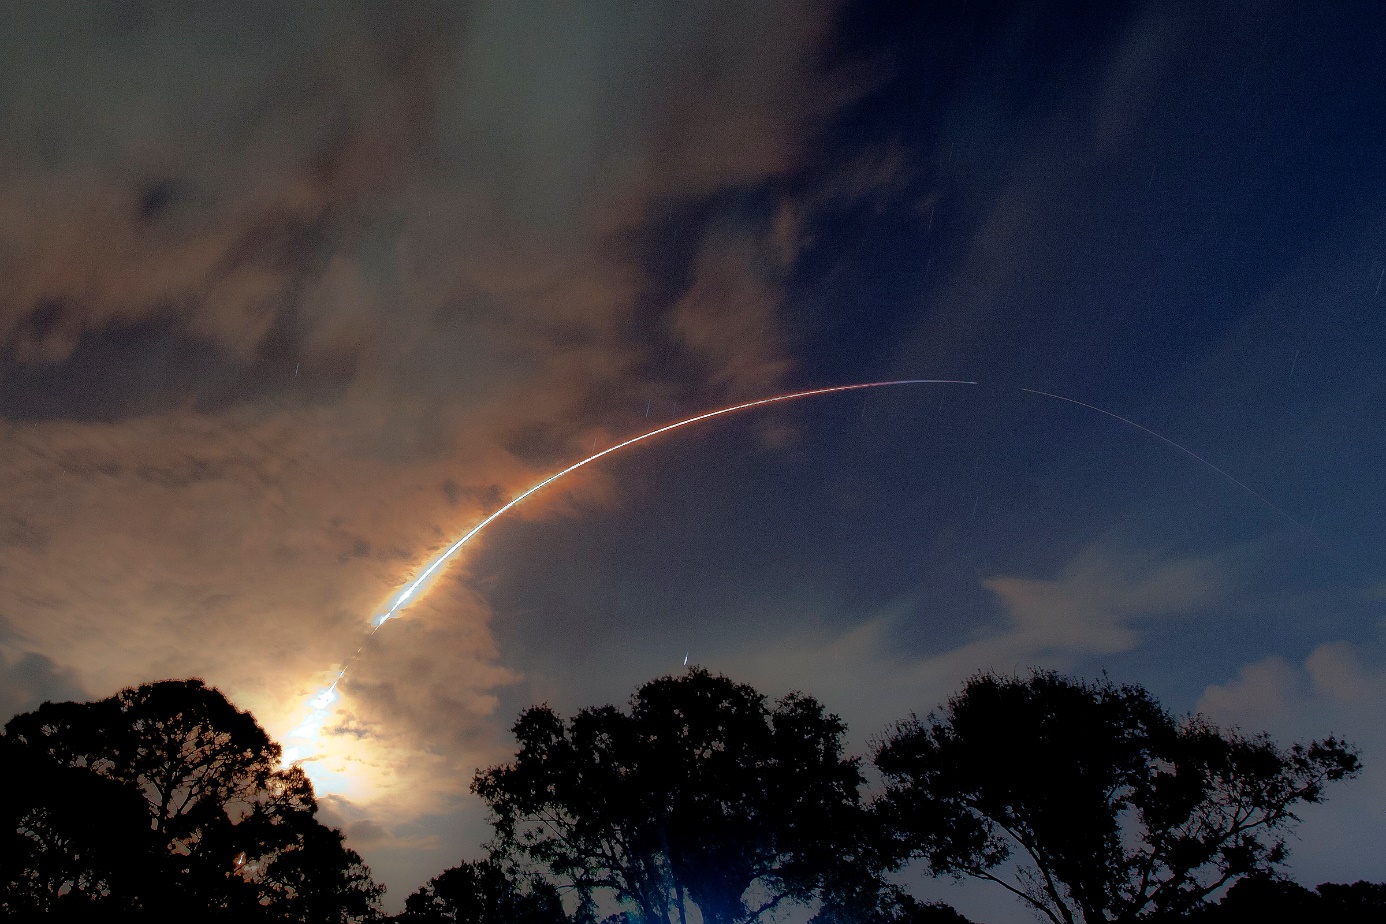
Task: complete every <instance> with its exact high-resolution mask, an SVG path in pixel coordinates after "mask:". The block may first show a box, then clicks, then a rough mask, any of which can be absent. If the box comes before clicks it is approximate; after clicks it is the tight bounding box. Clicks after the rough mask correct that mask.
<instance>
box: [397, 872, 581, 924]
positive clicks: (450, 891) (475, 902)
mask: <svg viewBox="0 0 1386 924" xmlns="http://www.w3.org/2000/svg"><path fill="white" fill-rule="evenodd" d="M393 920H395V921H398V922H401V924H443V922H451V924H567V922H568V920H569V919H568V916H567V915H566V914H565V913H564V911H563V902H562V900H561V898H560V897H559V893H558V889H556V888H555V887H554V886H553V885H552V884H550V883H548V882H545V881H543V880H542V879H531V880H529V881H527V882H522V881H519V880H518V879H517V878H516V877H515V876H512V875H511V874H510V873H509V872H508V871H507V870H506V869H505V868H504V867H503V866H502V865H501V864H500V863H498V862H496V861H494V860H481V861H478V862H476V863H463V864H461V865H460V866H455V867H453V868H452V869H449V870H444V871H443V872H442V873H440V874H439V875H437V876H435V877H434V878H433V879H431V880H429V882H428V884H427V885H425V886H424V887H423V888H422V889H420V890H419V891H417V892H415V893H414V894H413V895H411V896H409V897H408V898H407V899H405V902H404V911H403V912H402V913H401V914H399V915H396V916H395V917H394V919H393Z"/></svg>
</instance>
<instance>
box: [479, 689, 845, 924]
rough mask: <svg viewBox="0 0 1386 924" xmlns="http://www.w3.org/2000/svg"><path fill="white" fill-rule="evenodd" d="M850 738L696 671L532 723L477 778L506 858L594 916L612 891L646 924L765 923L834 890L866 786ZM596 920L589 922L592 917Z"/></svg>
mask: <svg viewBox="0 0 1386 924" xmlns="http://www.w3.org/2000/svg"><path fill="white" fill-rule="evenodd" d="M844 732H845V726H844V725H843V724H842V722H841V721H840V720H839V719H838V718H837V717H836V716H834V715H830V714H828V713H826V712H825V711H824V710H823V707H822V706H820V705H819V704H818V703H817V702H816V701H815V700H813V699H811V698H809V697H807V696H802V695H799V694H791V695H790V696H787V697H785V698H784V699H782V700H780V701H779V702H777V703H776V704H775V705H774V706H773V708H772V707H770V706H769V705H767V703H766V700H765V697H764V696H762V695H761V694H760V693H757V692H756V691H755V690H754V689H752V688H751V687H749V686H747V685H745V684H739V683H734V682H732V681H731V680H728V679H727V678H726V677H721V676H713V675H712V674H709V673H708V672H707V671H704V670H700V669H694V670H690V671H689V672H688V673H687V674H686V675H684V676H681V677H664V678H661V679H658V680H654V681H651V682H650V683H647V684H645V685H644V686H642V687H641V688H640V689H639V690H638V691H637V692H636V694H635V695H634V697H632V699H631V703H630V709H629V711H622V710H620V709H617V708H616V707H614V706H603V707H600V708H594V709H585V710H583V711H582V712H580V713H578V715H577V716H575V717H574V718H573V719H571V720H570V721H568V722H564V720H563V719H562V718H560V717H559V716H558V715H557V714H556V713H555V712H554V711H553V710H551V709H549V708H548V707H547V706H538V707H534V708H531V709H528V710H526V711H525V712H524V713H523V714H521V716H520V719H519V721H518V722H517V723H516V724H515V726H514V733H515V737H516V738H517V739H518V742H519V752H518V754H517V756H516V758H515V760H514V762H513V763H510V764H507V765H504V766H500V767H493V768H491V769H489V770H485V771H482V772H479V773H478V774H477V776H476V778H475V780H474V782H473V790H474V791H475V792H476V793H477V794H479V795H480V796H481V797H482V798H483V799H484V800H485V801H486V803H487V804H488V805H489V806H490V808H491V811H492V813H493V824H494V827H495V831H496V839H495V841H494V843H493V848H494V849H495V850H497V851H498V852H499V853H500V854H502V855H504V856H509V857H512V858H517V859H525V860H528V861H532V862H534V863H537V864H539V865H540V866H542V867H544V868H547V870H548V871H550V872H551V873H552V874H554V875H555V876H557V877H558V878H559V879H560V880H561V881H563V882H565V883H567V884H569V885H571V886H573V887H575V888H576V890H577V892H578V894H579V895H580V896H581V897H582V899H583V903H584V907H583V909H580V912H583V913H585V914H587V915H589V916H590V915H591V913H592V912H591V908H592V904H591V903H592V900H593V896H594V894H595V893H597V892H600V891H603V890H605V891H606V892H607V893H608V894H610V895H611V896H613V897H614V898H615V899H616V900H617V901H618V902H621V903H623V904H625V905H627V906H629V907H632V908H633V910H634V912H635V914H636V916H637V917H638V918H639V919H640V920H641V921H644V922H656V921H672V920H675V919H677V920H679V921H680V922H683V921H686V920H687V916H688V911H689V909H688V905H689V904H690V903H691V904H694V905H696V906H697V908H698V911H699V912H700V914H701V917H702V920H703V921H706V922H708V924H745V922H754V921H758V920H761V919H762V918H764V917H765V916H766V915H767V914H769V913H771V912H773V911H774V910H775V909H777V908H779V907H781V906H782V904H783V903H785V902H807V901H810V900H812V899H813V898H814V897H815V896H816V895H818V894H819V893H820V892H821V891H822V890H823V889H824V888H825V887H826V886H828V885H829V883H830V882H831V880H832V871H833V870H834V869H835V868H836V867H837V866H838V865H839V864H840V863H841V862H842V854H844V853H850V847H849V846H848V845H849V844H850V843H851V841H852V839H853V838H854V837H855V832H856V820H857V818H858V816H859V814H860V803H859V797H858V789H859V786H860V785H861V782H862V778H861V774H860V771H859V768H858V764H857V761H856V760H855V759H854V758H851V757H847V756H845V755H844V754H843V748H842V737H843V734H844ZM584 909H585V910H584Z"/></svg>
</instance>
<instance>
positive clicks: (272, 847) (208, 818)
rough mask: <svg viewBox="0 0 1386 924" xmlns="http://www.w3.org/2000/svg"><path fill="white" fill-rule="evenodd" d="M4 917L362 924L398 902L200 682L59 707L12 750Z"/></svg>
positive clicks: (289, 774)
mask: <svg viewBox="0 0 1386 924" xmlns="http://www.w3.org/2000/svg"><path fill="white" fill-rule="evenodd" d="M0 759H3V762H4V766H5V767H6V771H7V776H8V783H9V792H8V794H7V797H6V799H5V800H4V809H3V811H4V816H3V819H0V820H2V821H3V830H0V836H3V837H4V839H5V841H6V843H5V849H4V852H3V857H0V865H3V875H2V876H0V910H3V911H4V912H5V913H6V914H7V916H9V917H11V918H15V919H23V918H25V917H43V918H44V919H45V920H53V919H61V918H73V919H77V918H81V919H88V918H90V917H92V916H94V915H96V914H112V913H114V914H124V915H130V914H134V915H140V916H143V917H146V918H150V919H171V918H173V917H174V916H179V915H188V916H192V917H194V918H196V919H198V920H237V921H240V920H274V921H314V922H322V921H338V922H345V921H356V920H365V919H368V918H371V917H373V916H374V915H375V914H376V913H377V910H378V903H379V896H380V894H381V892H382V891H383V890H382V889H381V888H380V887H379V886H378V885H376V884H375V883H374V882H373V881H372V880H371V878H370V873H369V870H367V869H366V867H365V866H364V865H363V864H362V863H361V858H360V857H359V856H358V855H357V854H356V853H355V852H354V851H351V850H349V849H347V848H346V847H345V846H344V845H343V843H342V836H341V834H340V833H339V832H337V831H335V830H333V829H330V828H327V827H325V826H324V825H322V824H321V823H320V822H318V821H317V819H316V818H315V817H314V815H315V812H316V810H317V805H316V802H315V800H314V798H313V790H312V786H311V784H310V783H309V782H308V779H307V778H306V777H305V776H304V775H303V772H302V770H300V769H298V768H296V767H294V768H281V767H280V765H279V764H280V749H279V746H278V745H277V744H275V743H273V742H272V741H270V739H269V737H268V736H267V735H266V734H265V732H264V730H263V729H261V728H260V726H259V725H258V724H256V722H255V720H254V719H253V718H252V717H251V716H250V715H249V714H248V713H245V712H241V711H239V710H237V709H236V708H235V707H234V706H232V705H231V704H230V703H229V702H227V700H226V698H225V697H224V696H223V695H222V694H221V693H220V692H219V691H217V690H215V689H211V688H208V687H206V686H204V685H203V683H202V682H201V681H200V680H183V681H163V682H159V683H152V684H145V685H143V686H140V687H137V688H134V689H129V690H123V691H121V692H120V693H117V694H116V695H115V696H113V697H110V698H109V699H104V700H100V701H99V702H93V703H45V704H44V705H43V706H41V707H39V709H38V710H36V711H34V712H30V713H25V714H23V715H19V716H16V717H15V718H14V719H12V720H11V721H10V722H9V723H8V724H7V725H6V726H5V734H4V736H3V738H0Z"/></svg>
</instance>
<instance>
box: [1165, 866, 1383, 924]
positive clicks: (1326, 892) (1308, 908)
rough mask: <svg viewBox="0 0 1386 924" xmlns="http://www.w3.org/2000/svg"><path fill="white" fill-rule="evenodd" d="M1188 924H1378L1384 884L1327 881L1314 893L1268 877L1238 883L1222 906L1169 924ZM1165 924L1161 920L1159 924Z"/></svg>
mask: <svg viewBox="0 0 1386 924" xmlns="http://www.w3.org/2000/svg"><path fill="white" fill-rule="evenodd" d="M1176 920H1179V921H1186V922H1188V924H1244V922H1251V921H1255V922H1263V921H1293V922H1296V924H1298V922H1306V924H1308V922H1318V921H1324V922H1332V924H1381V922H1382V921H1386V883H1377V882H1354V883H1352V884H1351V885H1347V884H1342V883H1334V882H1325V883H1322V884H1320V885H1319V886H1318V887H1317V888H1316V889H1313V890H1310V889H1306V888H1305V887H1304V886H1302V885H1299V884H1298V883H1294V882H1287V881H1286V880H1283V879H1276V878H1275V877H1273V876H1270V875H1266V874H1257V875H1252V876H1247V877H1246V878H1244V879H1239V880H1238V881H1237V882H1236V884H1234V885H1233V886H1232V888H1230V889H1228V890H1227V894H1226V895H1224V896H1223V897H1222V901H1220V902H1218V903H1217V904H1216V905H1209V906H1207V907H1204V908H1201V909H1199V910H1198V911H1196V912H1194V913H1192V914H1190V915H1188V916H1186V917H1180V918H1175V917H1173V916H1171V917H1170V918H1169V919H1168V921H1169V924H1173V922H1174V921H1176ZM1161 924H1165V921H1163V920H1162V921H1161Z"/></svg>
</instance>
